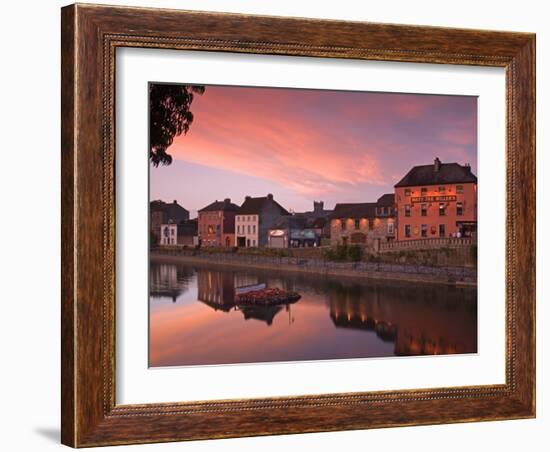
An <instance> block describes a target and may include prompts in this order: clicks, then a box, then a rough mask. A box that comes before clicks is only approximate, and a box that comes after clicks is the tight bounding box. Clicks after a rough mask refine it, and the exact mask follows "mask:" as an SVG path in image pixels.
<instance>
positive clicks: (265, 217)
mask: <svg viewBox="0 0 550 452" xmlns="http://www.w3.org/2000/svg"><path fill="white" fill-rule="evenodd" d="M287 215H290V214H289V213H288V212H287V210H286V209H285V208H284V207H282V206H281V205H280V204H279V203H278V202H277V201H275V200H274V199H273V195H272V194H269V195H267V196H263V197H258V198H252V197H250V196H247V197H246V198H245V200H244V203H243V204H242V206H241V207H239V210H237V214H236V215H235V246H238V247H246V248H249V247H263V246H267V242H268V240H267V239H268V231H269V229H270V228H273V227H274V226H275V224H276V223H277V222H278V221H279V220H280V219H281V218H282V217H283V216H287Z"/></svg>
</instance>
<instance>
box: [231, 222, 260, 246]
mask: <svg viewBox="0 0 550 452" xmlns="http://www.w3.org/2000/svg"><path fill="white" fill-rule="evenodd" d="M259 218H260V217H259V215H257V214H252V215H249V214H246V215H244V214H243V215H236V216H235V246H241V247H247V248H250V247H255V246H258V244H259V240H258V232H259V229H260V220H259Z"/></svg>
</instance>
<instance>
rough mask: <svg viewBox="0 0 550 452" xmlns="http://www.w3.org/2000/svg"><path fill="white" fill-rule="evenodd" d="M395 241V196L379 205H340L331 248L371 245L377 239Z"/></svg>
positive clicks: (334, 218) (333, 220) (386, 197)
mask: <svg viewBox="0 0 550 452" xmlns="http://www.w3.org/2000/svg"><path fill="white" fill-rule="evenodd" d="M394 237H395V196H394V195H393V194H391V193H388V194H385V195H383V196H381V197H380V198H378V200H377V201H376V202H363V203H342V204H336V206H335V207H334V211H333V213H332V215H331V216H330V242H331V245H337V244H341V245H353V244H357V245H368V246H372V245H373V243H374V241H375V239H378V240H380V241H390V240H393V239H394Z"/></svg>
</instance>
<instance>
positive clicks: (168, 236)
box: [160, 223, 178, 245]
mask: <svg viewBox="0 0 550 452" xmlns="http://www.w3.org/2000/svg"><path fill="white" fill-rule="evenodd" d="M177 243H178V225H177V224H176V223H166V224H161V225H160V244H161V245H176V244H177Z"/></svg>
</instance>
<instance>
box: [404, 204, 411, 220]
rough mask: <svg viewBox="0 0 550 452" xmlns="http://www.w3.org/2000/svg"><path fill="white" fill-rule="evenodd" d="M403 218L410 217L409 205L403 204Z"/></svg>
mask: <svg viewBox="0 0 550 452" xmlns="http://www.w3.org/2000/svg"><path fill="white" fill-rule="evenodd" d="M405 216H406V217H410V216H411V205H410V204H405Z"/></svg>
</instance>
